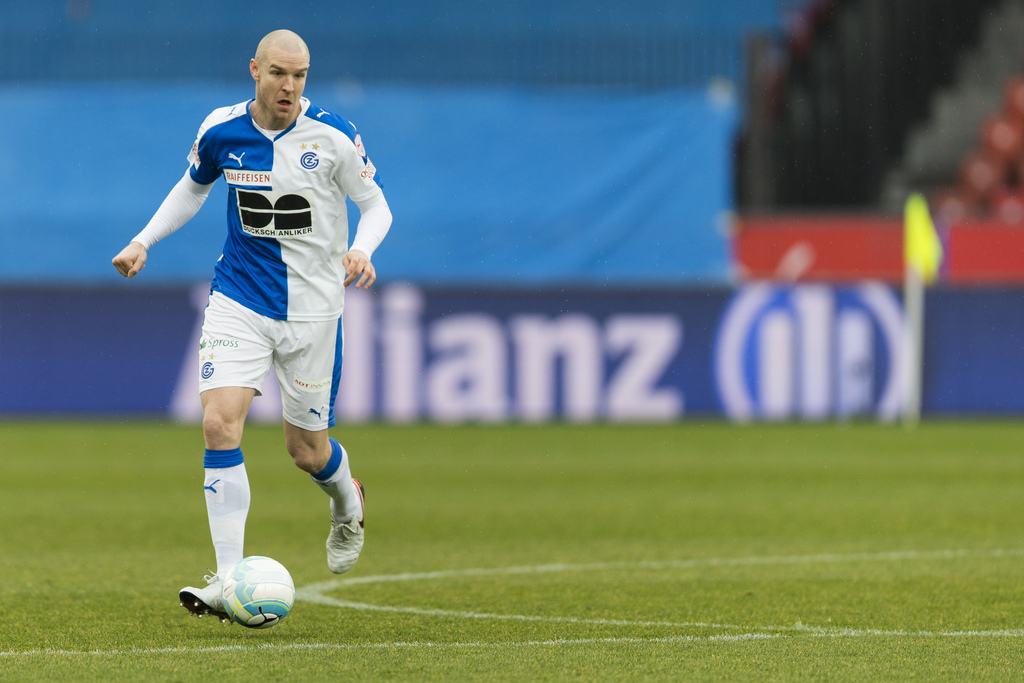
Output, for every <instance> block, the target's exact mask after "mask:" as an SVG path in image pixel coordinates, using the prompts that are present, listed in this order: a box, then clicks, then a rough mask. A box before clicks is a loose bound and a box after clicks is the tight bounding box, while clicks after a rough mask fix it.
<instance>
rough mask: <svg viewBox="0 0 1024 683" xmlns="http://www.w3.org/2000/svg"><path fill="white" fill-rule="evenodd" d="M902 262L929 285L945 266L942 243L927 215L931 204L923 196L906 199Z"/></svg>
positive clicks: (917, 194) (917, 195)
mask: <svg viewBox="0 0 1024 683" xmlns="http://www.w3.org/2000/svg"><path fill="white" fill-rule="evenodd" d="M903 259H904V261H905V263H906V266H907V268H913V269H914V270H915V271H917V273H918V274H919V275H920V276H921V280H922V281H924V282H926V283H931V282H934V281H935V278H936V276H937V275H938V274H939V264H941V263H942V242H941V241H939V236H938V234H936V232H935V225H934V224H933V223H932V217H931V215H929V213H928V202H927V201H926V200H925V198H924V197H923V196H922V195H921V194H920V193H917V192H915V193H913V194H912V195H910V196H909V197H908V198H907V205H906V207H905V208H904V210H903Z"/></svg>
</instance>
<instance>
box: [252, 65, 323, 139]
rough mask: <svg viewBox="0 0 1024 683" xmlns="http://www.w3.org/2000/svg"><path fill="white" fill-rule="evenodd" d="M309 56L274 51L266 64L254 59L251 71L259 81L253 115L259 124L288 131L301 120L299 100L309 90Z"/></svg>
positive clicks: (257, 81)
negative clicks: (307, 87) (307, 78)
mask: <svg viewBox="0 0 1024 683" xmlns="http://www.w3.org/2000/svg"><path fill="white" fill-rule="evenodd" d="M308 70H309V56H308V55H307V54H306V53H305V52H289V51H285V50H281V49H278V48H271V49H270V50H268V51H267V56H266V58H265V59H264V60H263V63H262V64H261V63H258V62H257V61H256V60H255V59H253V60H252V61H251V62H250V63H249V71H250V72H251V73H252V77H253V79H254V80H255V81H256V101H255V102H253V106H252V109H251V113H252V115H253V118H254V119H256V123H258V124H259V125H260V126H262V127H264V128H268V129H270V130H284V129H285V128H287V127H288V126H290V125H292V124H293V123H294V122H295V119H297V118H298V117H299V111H300V104H299V98H300V97H302V90H303V89H304V88H305V87H306V71H308Z"/></svg>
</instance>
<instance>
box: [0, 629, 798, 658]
mask: <svg viewBox="0 0 1024 683" xmlns="http://www.w3.org/2000/svg"><path fill="white" fill-rule="evenodd" d="M778 637H779V636H778V635H775V634H771V633H742V634H738V635H719V636H663V637H660V638H555V639H552V640H526V641H515V640H514V641H503V642H493V643H488V642H483V641H476V642H452V643H433V642H429V641H427V642H418V641H412V642H397V643H281V644H278V643H266V644H262V645H212V646H209V647H155V648H140V649H136V650H56V649H42V650H24V651H22V652H16V651H11V652H0V657H36V656H40V655H49V656H81V655H91V656H94V657H117V656H123V655H132V656H134V655H161V654H180V653H195V654H200V653H218V652H287V651H289V650H391V649H401V648H408V649H412V648H434V649H445V648H488V647H542V646H554V645H593V644H613V645H615V644H627V645H633V644H641V645H642V644H648V643H654V644H657V643H713V642H723V641H728V642H736V641H741V640H768V639H770V638H778Z"/></svg>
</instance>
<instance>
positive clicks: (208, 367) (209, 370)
mask: <svg viewBox="0 0 1024 683" xmlns="http://www.w3.org/2000/svg"><path fill="white" fill-rule="evenodd" d="M200 374H201V375H202V376H203V379H210V378H211V377H212V376H213V363H210V362H206V363H203V369H202V371H201V372H200Z"/></svg>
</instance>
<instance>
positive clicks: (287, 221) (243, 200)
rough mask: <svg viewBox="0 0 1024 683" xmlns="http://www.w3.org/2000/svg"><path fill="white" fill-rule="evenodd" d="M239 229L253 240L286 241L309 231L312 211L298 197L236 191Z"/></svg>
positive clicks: (309, 206) (306, 200)
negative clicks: (258, 238)
mask: <svg viewBox="0 0 1024 683" xmlns="http://www.w3.org/2000/svg"><path fill="white" fill-rule="evenodd" d="M235 192H236V193H237V199H238V218H239V220H240V221H241V224H242V230H243V231H245V233H246V234H248V235H252V236H253V237H272V238H274V239H289V238H293V237H301V236H302V235H308V234H310V233H311V232H313V209H312V206H311V204H310V202H309V200H308V199H306V198H305V197H303V196H302V195H300V194H284V195H276V194H275V193H273V192H259V191H246V190H240V189H236V190H235Z"/></svg>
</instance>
